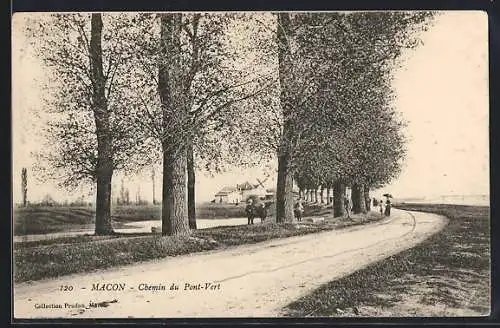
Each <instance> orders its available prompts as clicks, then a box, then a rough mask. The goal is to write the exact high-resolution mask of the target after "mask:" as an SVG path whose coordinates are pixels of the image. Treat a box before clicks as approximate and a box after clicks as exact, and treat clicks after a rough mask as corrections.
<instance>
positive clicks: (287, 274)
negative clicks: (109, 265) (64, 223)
mask: <svg viewBox="0 0 500 328" xmlns="http://www.w3.org/2000/svg"><path fill="white" fill-rule="evenodd" d="M446 223H447V219H446V218H444V217H440V216H437V215H433V214H426V213H418V212H403V211H398V210H394V214H393V216H392V217H391V218H390V219H386V220H383V221H380V222H378V223H375V224H371V225H366V226H358V227H353V228H349V229H344V230H338V231H329V232H323V233H318V234H311V235H306V236H300V237H292V238H286V239H280V240H275V241H270V242H265V243H259V244H255V245H249V246H248V245H246V246H241V247H236V248H232V249H229V250H220V251H212V252H206V253H200V254H194V255H191V256H181V257H176V258H167V259H162V260H159V261H156V262H147V263H142V264H137V265H133V266H127V267H122V268H117V269H112V270H107V271H99V272H95V273H89V274H78V275H71V276H67V277H64V278H60V279H57V280H49V281H43V282H36V283H32V284H28V283H23V284H18V285H16V286H15V300H14V315H15V317H16V318H42V317H52V318H53V317H69V318H83V317H92V318H127V317H129V318H131V317H133V318H151V317H156V318H158V317H164V318H167V317H276V316H280V311H281V309H282V308H283V306H285V305H286V304H288V303H289V302H291V301H293V300H295V299H297V298H299V297H300V296H302V295H304V294H306V293H308V292H310V291H312V290H314V289H315V288H317V287H319V286H320V285H322V284H324V283H326V282H328V281H331V280H334V279H337V278H340V277H342V276H344V275H347V274H349V273H351V272H354V271H356V270H358V269H360V268H362V267H364V266H366V265H368V264H370V263H373V262H375V261H378V260H381V259H383V258H386V257H388V256H390V255H392V254H395V253H398V252H400V251H402V250H404V249H407V248H410V247H412V246H414V245H416V244H418V243H420V242H421V241H423V240H424V239H426V238H427V237H429V236H430V235H432V234H434V233H436V232H438V231H439V230H440V229H442V228H443V227H444V226H445V225H446ZM97 284H99V285H97ZM101 284H110V285H104V286H105V287H104V288H106V286H109V287H110V288H116V289H122V288H123V290H114V291H113V290H111V291H100V290H92V288H93V287H97V289H100V288H101ZM172 284H174V285H175V286H178V288H179V289H178V290H170V287H171V286H172ZM146 285H147V286H157V287H158V289H160V290H144V288H145V287H146ZM61 286H72V287H67V289H70V288H72V290H71V291H70V290H67V291H64V287H63V290H61ZM162 286H163V287H165V290H161V288H162ZM65 303H66V304H65ZM58 306H60V307H61V308H57V307H58ZM44 307H45V308H44Z"/></svg>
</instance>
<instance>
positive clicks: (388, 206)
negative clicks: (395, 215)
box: [385, 198, 391, 216]
mask: <svg viewBox="0 0 500 328" xmlns="http://www.w3.org/2000/svg"><path fill="white" fill-rule="evenodd" d="M385 216H391V201H390V200H389V198H388V199H387V201H386V202H385Z"/></svg>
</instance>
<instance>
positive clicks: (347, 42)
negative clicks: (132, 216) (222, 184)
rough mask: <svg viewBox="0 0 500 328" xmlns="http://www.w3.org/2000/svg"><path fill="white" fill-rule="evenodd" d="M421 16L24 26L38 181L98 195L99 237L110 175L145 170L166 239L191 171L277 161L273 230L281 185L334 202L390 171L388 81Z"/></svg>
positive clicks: (187, 219) (394, 162)
mask: <svg viewBox="0 0 500 328" xmlns="http://www.w3.org/2000/svg"><path fill="white" fill-rule="evenodd" d="M428 17H430V14H429V13H353V14H344V13H338V14H337V13H321V14H317V13H294V14H290V13H278V14H270V13H261V14H236V13H224V14H214V13H211V14H202V13H162V14H151V13H148V14H99V13H94V14H53V15H47V16H43V15H42V16H38V17H35V18H33V19H32V20H31V21H29V22H28V24H27V27H28V28H27V32H28V33H29V37H30V39H31V40H33V43H32V44H33V46H34V48H35V49H36V51H37V53H39V54H40V55H41V58H42V59H43V62H44V63H45V65H46V66H47V68H49V69H50V70H51V72H52V73H53V75H52V76H51V80H52V81H53V83H50V84H47V85H48V86H49V89H48V90H47V93H46V94H47V95H48V97H47V99H45V104H46V106H45V108H46V109H47V111H48V112H49V113H50V114H51V120H50V123H49V126H48V127H47V131H46V132H47V133H46V138H47V140H48V147H47V149H48V150H49V151H45V152H41V153H39V154H37V156H38V158H39V163H43V164H41V165H40V167H39V168H40V172H41V173H43V176H44V177H46V178H56V179H57V180H59V181H61V184H62V185H63V186H66V187H71V186H74V185H76V184H80V183H82V182H85V181H87V182H90V183H92V184H95V185H96V186H97V196H96V197H97V198H96V230H95V232H96V234H98V235H103V234H111V233H113V229H112V226H111V213H110V205H111V180H112V177H113V174H114V172H115V171H116V170H120V171H137V170H140V169H141V168H143V167H145V166H149V165H153V164H155V163H161V165H162V172H163V181H162V232H163V233H164V234H168V235H184V234H189V233H190V229H195V228H196V213H195V193H194V185H195V172H196V168H205V169H207V170H209V171H212V172H217V171H220V170H223V169H224V167H225V165H227V164H239V165H253V164H255V163H260V162H262V161H264V160H269V159H273V158H277V162H278V179H277V195H276V220H277V222H288V221H292V220H293V209H292V207H293V198H292V186H293V180H294V178H295V180H296V182H297V183H298V184H299V186H300V187H301V189H310V188H312V187H317V186H319V185H321V186H325V187H333V190H334V197H335V199H336V200H337V199H338V198H339V195H340V194H341V193H342V190H343V188H345V187H344V186H345V185H346V184H351V185H352V188H353V191H356V193H357V194H360V195H362V194H363V192H365V189H366V188H374V187H377V186H379V185H381V184H384V183H386V182H388V181H389V180H390V179H391V178H393V177H394V176H395V175H396V174H397V172H398V169H399V167H400V162H401V159H402V157H403V155H404V147H403V145H404V143H403V141H404V140H403V138H402V135H401V126H402V125H401V122H400V121H398V120H397V119H396V117H395V114H394V110H392V109H391V108H390V98H391V89H390V74H389V73H390V68H391V67H393V64H394V59H395V58H397V57H398V55H399V54H400V52H401V49H402V48H404V47H408V46H413V45H414V42H413V41H414V39H413V37H412V36H413V33H412V32H413V30H414V29H415V27H419V26H420V25H422V23H424V22H425V21H426V19H427V18H428ZM424 25H425V24H424ZM245 36H246V38H245ZM360 197H362V196H360ZM336 203H337V202H336ZM360 206H362V205H360Z"/></svg>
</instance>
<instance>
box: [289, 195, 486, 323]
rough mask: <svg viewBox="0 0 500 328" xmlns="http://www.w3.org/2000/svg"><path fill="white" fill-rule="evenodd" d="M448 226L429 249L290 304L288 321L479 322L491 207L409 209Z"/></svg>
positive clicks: (419, 206)
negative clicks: (374, 318)
mask: <svg viewBox="0 0 500 328" xmlns="http://www.w3.org/2000/svg"><path fill="white" fill-rule="evenodd" d="M398 208H400V209H404V210H413V211H424V212H430V213H436V214H440V215H444V216H446V217H448V218H449V219H450V221H449V224H448V225H447V226H446V227H445V228H444V229H443V230H442V231H441V232H439V233H437V234H435V235H433V236H432V237H431V238H429V239H428V240H426V241H425V242H424V243H422V244H420V245H418V246H416V247H414V248H412V249H409V250H407V251H404V252H402V253H399V254H397V255H394V256H391V257H389V258H387V259H385V260H383V261H380V262H377V263H375V264H373V265H370V266H368V267H366V268H364V269H361V270H359V271H357V272H355V273H353V274H351V275H349V276H346V277H344V278H341V279H339V280H336V281H332V282H330V283H328V284H326V285H324V286H322V287H320V288H318V289H317V290H315V291H314V292H313V293H311V294H309V295H306V296H304V297H302V298H300V299H299V300H297V301H295V302H293V303H291V304H289V305H288V306H287V307H286V308H285V311H286V315H287V316H289V317H308V316H311V317H330V316H334V317H339V316H340V317H343V316H368V317H371V316H403V317H405V316H479V315H487V314H488V313H489V308H490V279H491V277H490V228H489V225H490V217H489V207H480V206H462V205H425V204H404V205H399V206H398Z"/></svg>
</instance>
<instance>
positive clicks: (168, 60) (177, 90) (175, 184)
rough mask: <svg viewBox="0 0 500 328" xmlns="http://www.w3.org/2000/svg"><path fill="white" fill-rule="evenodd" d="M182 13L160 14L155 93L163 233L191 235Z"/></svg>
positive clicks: (187, 109)
mask: <svg viewBox="0 0 500 328" xmlns="http://www.w3.org/2000/svg"><path fill="white" fill-rule="evenodd" d="M181 18H182V14H180V13H175V14H162V15H161V18H160V21H161V34H160V40H161V43H160V53H161V55H162V57H163V60H161V61H160V63H159V69H158V92H159V95H160V99H161V105H162V111H163V119H162V128H163V140H162V152H163V197H162V198H163V203H162V234H164V235H165V234H167V235H188V234H190V229H189V223H188V217H187V202H186V158H187V153H186V146H185V143H184V142H183V141H184V140H185V139H184V138H185V132H184V131H185V129H184V127H186V123H187V118H188V111H189V107H188V104H189V102H188V98H187V97H186V94H185V92H184V91H185V90H184V88H183V80H182V63H181V44H180V37H181Z"/></svg>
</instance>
